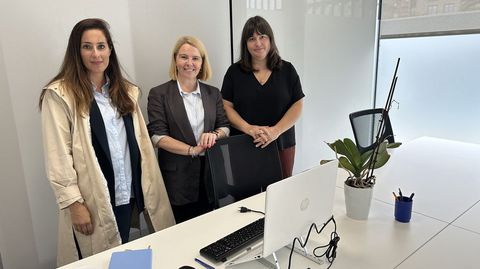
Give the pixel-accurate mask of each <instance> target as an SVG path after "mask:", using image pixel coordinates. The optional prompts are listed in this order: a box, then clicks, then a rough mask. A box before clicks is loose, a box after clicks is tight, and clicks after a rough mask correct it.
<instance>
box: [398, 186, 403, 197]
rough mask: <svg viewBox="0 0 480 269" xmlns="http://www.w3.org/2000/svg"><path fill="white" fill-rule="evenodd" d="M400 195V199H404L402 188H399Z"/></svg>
mask: <svg viewBox="0 0 480 269" xmlns="http://www.w3.org/2000/svg"><path fill="white" fill-rule="evenodd" d="M398 195H399V196H400V199H402V197H403V195H402V190H401V189H400V188H398Z"/></svg>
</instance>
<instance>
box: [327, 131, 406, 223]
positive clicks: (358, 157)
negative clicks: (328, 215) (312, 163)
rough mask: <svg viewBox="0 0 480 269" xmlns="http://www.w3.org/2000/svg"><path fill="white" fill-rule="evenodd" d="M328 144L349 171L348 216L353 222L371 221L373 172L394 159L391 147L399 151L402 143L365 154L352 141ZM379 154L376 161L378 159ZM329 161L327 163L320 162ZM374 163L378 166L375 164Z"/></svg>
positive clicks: (346, 191)
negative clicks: (355, 220) (356, 220)
mask: <svg viewBox="0 0 480 269" xmlns="http://www.w3.org/2000/svg"><path fill="white" fill-rule="evenodd" d="M327 145H328V146H329V147H330V148H331V149H332V150H333V151H335V155H336V158H337V159H338V167H339V168H343V169H345V170H346V171H347V172H348V177H347V179H346V180H345V183H344V190H345V205H346V210H347V216H349V217H351V218H353V219H367V217H368V212H369V211H370V202H371V199H372V191H373V186H374V185H375V180H376V177H375V175H373V173H372V172H373V171H372V169H377V168H380V167H382V166H384V165H385V164H386V163H387V162H388V160H389V159H390V154H389V153H388V151H387V148H396V147H398V146H400V145H401V143H388V142H387V141H384V142H382V143H381V144H380V146H379V147H377V149H376V150H377V151H376V152H375V149H374V150H369V151H367V152H364V153H360V151H359V150H358V148H357V145H355V143H354V142H353V141H352V140H351V139H349V138H345V139H343V140H340V139H338V140H336V141H335V142H333V143H327ZM374 153H375V154H374ZM375 155H376V158H374V156H375ZM372 158H374V159H372ZM329 161H330V160H323V161H321V162H320V163H322V164H323V163H326V162H329ZM373 161H374V162H375V163H372V162H373Z"/></svg>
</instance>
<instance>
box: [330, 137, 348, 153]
mask: <svg viewBox="0 0 480 269" xmlns="http://www.w3.org/2000/svg"><path fill="white" fill-rule="evenodd" d="M327 144H328V146H329V147H330V148H331V149H332V150H333V151H335V152H336V153H338V154H340V155H347V154H348V151H347V148H346V147H345V144H344V143H343V141H342V140H340V139H338V140H336V141H335V142H333V143H327Z"/></svg>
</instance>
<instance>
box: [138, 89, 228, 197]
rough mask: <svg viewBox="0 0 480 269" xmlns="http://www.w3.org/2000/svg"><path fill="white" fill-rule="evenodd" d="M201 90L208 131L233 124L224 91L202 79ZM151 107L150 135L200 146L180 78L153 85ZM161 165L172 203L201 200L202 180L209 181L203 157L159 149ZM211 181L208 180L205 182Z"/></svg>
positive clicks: (149, 104) (205, 127)
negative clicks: (182, 92) (189, 119)
mask: <svg viewBox="0 0 480 269" xmlns="http://www.w3.org/2000/svg"><path fill="white" fill-rule="evenodd" d="M200 92H201V96H202V102H203V108H204V112H205V115H204V132H209V131H213V130H215V129H217V128H219V127H229V122H228V119H227V116H226V114H225V110H224V109H223V101H222V96H221V94H220V91H219V90H218V89H217V88H215V87H213V86H209V85H207V84H204V83H201V82H200ZM147 110H148V119H149V123H148V126H147V127H148V132H149V135H150V137H151V136H152V135H168V136H170V137H172V138H175V139H177V140H179V141H182V142H184V143H186V144H188V145H192V146H195V145H197V142H196V141H195V136H194V134H193V130H192V127H191V126H190V122H189V121H188V117H187V112H186V110H185V106H184V104H183V100H182V97H181V96H180V93H179V89H178V86H177V82H176V81H174V80H171V81H168V82H166V83H164V84H162V85H160V86H157V87H155V88H152V89H151V90H150V93H149V94H148V105H147ZM158 164H159V166H160V170H161V171H162V175H163V179H164V181H165V186H166V188H167V192H168V196H169V198H170V203H171V204H172V205H184V204H187V203H191V202H196V201H198V194H199V184H200V180H205V176H206V175H201V174H200V159H199V158H192V157H190V156H184V155H178V154H174V153H171V152H168V151H166V150H163V149H158ZM209 184H210V183H209V182H206V184H205V185H206V186H209ZM207 192H208V191H207Z"/></svg>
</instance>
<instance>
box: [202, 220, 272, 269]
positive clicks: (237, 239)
mask: <svg viewBox="0 0 480 269" xmlns="http://www.w3.org/2000/svg"><path fill="white" fill-rule="evenodd" d="M264 223H265V218H261V219H258V220H256V221H254V222H252V223H250V224H248V225H247V226H244V227H242V228H240V229H238V230H236V231H235V232H233V233H231V234H229V235H227V236H225V237H223V238H221V239H219V240H217V241H216V242H214V243H212V244H210V245H208V246H206V247H204V248H202V249H200V254H202V255H203V256H205V257H207V258H208V259H210V260H213V261H217V262H225V261H226V260H227V257H229V256H231V255H232V254H235V252H237V251H239V250H243V249H244V248H245V247H246V246H247V245H249V244H250V243H252V242H254V241H256V240H257V239H259V238H262V237H263V229H264Z"/></svg>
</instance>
